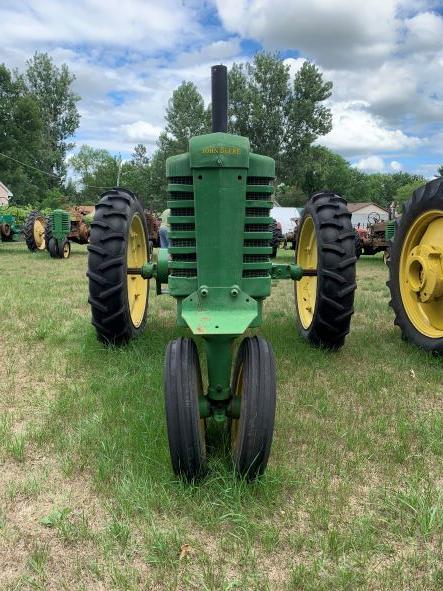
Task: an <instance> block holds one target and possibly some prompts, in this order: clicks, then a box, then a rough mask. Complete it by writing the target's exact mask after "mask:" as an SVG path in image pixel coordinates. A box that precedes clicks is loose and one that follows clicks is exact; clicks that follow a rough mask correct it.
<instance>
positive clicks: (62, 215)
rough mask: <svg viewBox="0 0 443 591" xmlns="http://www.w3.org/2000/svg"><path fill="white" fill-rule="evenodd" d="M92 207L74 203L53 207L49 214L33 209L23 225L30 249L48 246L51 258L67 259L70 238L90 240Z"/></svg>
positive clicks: (85, 242) (85, 241) (35, 249)
mask: <svg viewBox="0 0 443 591" xmlns="http://www.w3.org/2000/svg"><path fill="white" fill-rule="evenodd" d="M93 210H94V208H93V207H90V206H75V207H72V208H71V209H70V210H69V211H65V210H64V209H54V211H52V212H51V213H50V214H49V215H48V216H47V217H44V216H43V214H42V213H40V212H39V211H31V213H30V214H29V215H28V217H27V218H26V221H25V225H24V233H25V240H26V244H27V246H28V248H29V250H30V251H31V252H35V251H37V250H45V249H46V250H47V251H48V252H49V255H50V256H51V257H52V258H60V259H67V258H68V257H69V255H70V254H71V242H77V243H78V244H87V243H88V241H89V228H90V223H91V221H92V212H93Z"/></svg>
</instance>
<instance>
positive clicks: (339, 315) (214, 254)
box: [88, 66, 356, 480]
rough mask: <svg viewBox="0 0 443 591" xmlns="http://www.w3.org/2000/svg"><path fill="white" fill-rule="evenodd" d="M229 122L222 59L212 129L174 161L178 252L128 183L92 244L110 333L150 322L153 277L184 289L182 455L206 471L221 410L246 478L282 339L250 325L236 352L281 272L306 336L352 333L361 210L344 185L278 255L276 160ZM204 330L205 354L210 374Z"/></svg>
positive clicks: (335, 340) (256, 471)
mask: <svg viewBox="0 0 443 591" xmlns="http://www.w3.org/2000/svg"><path fill="white" fill-rule="evenodd" d="M226 131H227V70H226V67H225V66H214V67H213V68H212V133H210V134H206V135H201V136H197V137H193V138H191V140H190V142H189V151H188V152H186V153H184V154H180V155H177V156H172V157H170V158H168V160H167V161H166V175H167V178H168V182H169V184H168V192H169V200H168V207H169V208H170V209H171V215H170V217H169V223H170V226H171V231H170V233H169V238H170V247H169V249H161V248H160V249H159V250H158V252H157V258H156V260H155V261H154V260H151V258H150V250H149V246H148V244H149V236H148V231H147V224H146V218H145V215H144V211H143V208H142V206H141V204H140V202H139V201H138V200H137V198H136V197H135V196H134V195H133V194H132V193H131V192H130V191H127V190H125V189H121V188H116V189H114V190H112V191H108V192H106V193H104V194H103V196H102V198H101V200H100V202H99V203H98V204H97V207H96V213H95V217H94V221H93V222H92V224H91V236H90V244H89V247H88V248H89V257H88V278H89V303H90V305H91V311H92V323H93V325H94V326H95V329H96V332H97V337H98V339H99V340H100V341H102V342H104V343H107V344H113V345H116V344H121V343H125V342H127V341H128V340H129V339H130V338H132V337H135V336H137V335H140V334H141V333H142V332H143V330H144V329H145V326H146V320H147V311H148V298H149V291H150V290H149V281H150V280H151V279H155V281H156V286H157V293H158V294H163V293H168V294H169V295H171V296H172V297H174V298H175V299H176V302H177V325H178V326H180V327H186V328H187V329H188V334H189V336H187V337H180V338H177V339H175V340H173V341H171V342H170V343H169V345H168V347H167V349H166V359H165V370H164V372H165V373H164V388H165V401H166V402H165V406H166V420H167V431H168V439H169V448H170V454H171V461H172V466H173V469H174V472H175V473H176V474H177V475H180V476H182V477H184V478H185V479H187V480H194V479H197V478H199V477H201V476H202V475H204V474H205V472H206V469H207V456H206V441H205V434H206V430H205V423H206V421H207V420H209V419H211V420H212V421H215V422H216V423H224V422H225V423H227V425H228V427H229V430H230V440H231V448H232V458H233V463H234V466H235V469H236V471H237V473H238V474H239V475H240V476H241V477H244V478H246V479H253V478H255V477H257V476H259V475H260V474H262V473H263V471H264V470H265V467H266V464H267V462H268V457H269V453H270V448H271V442H272V436H273V429H274V415H275V404H276V372H275V361H274V356H273V352H272V348H271V345H270V343H269V342H267V341H266V340H265V339H264V338H262V337H260V336H249V335H248V336H245V337H244V338H243V340H242V341H241V343H240V345H239V347H238V351H237V354H236V358H235V361H234V363H233V355H234V343H235V341H236V339H237V338H238V337H240V336H241V335H243V333H244V332H245V331H246V330H247V329H249V328H255V329H256V328H258V327H259V326H260V324H261V320H262V309H263V302H264V300H265V298H266V297H267V296H269V295H270V293H271V284H272V280H273V279H281V280H292V281H294V296H295V298H294V299H295V307H296V310H297V313H298V314H297V316H298V319H297V322H296V324H297V326H298V329H299V331H300V333H301V334H302V335H303V337H304V338H305V339H306V340H308V341H309V342H310V343H312V344H313V345H316V346H319V347H323V348H327V349H332V350H335V349H338V348H340V347H341V346H342V345H343V343H344V340H345V336H346V334H347V333H348V331H349V326H350V321H351V315H352V313H353V300H354V290H355V287H356V285H355V263H356V257H355V246H354V231H353V229H352V225H351V220H350V213H349V212H348V210H347V207H346V201H345V200H344V199H343V198H342V197H341V196H339V195H337V194H335V193H332V192H319V193H315V194H314V195H313V196H312V197H311V199H310V200H309V201H308V203H307V205H306V207H305V209H304V214H303V217H302V219H301V221H300V233H299V239H298V241H297V249H296V252H295V260H294V262H293V263H292V264H273V263H272V262H271V260H270V257H271V255H272V227H271V224H272V218H271V217H270V210H271V208H272V206H273V203H272V194H273V186H272V182H273V179H274V176H275V163H274V160H272V159H271V158H269V157H267V156H261V155H259V154H256V153H253V152H251V150H250V145H249V140H248V139H247V138H245V137H240V136H236V135H231V134H228V133H226ZM227 220H229V231H227V225H226V224H227ZM165 284H167V287H168V289H167V291H165V290H164V289H163V288H162V286H163V285H165ZM193 337H195V338H198V339H200V342H201V343H202V346H203V348H204V350H205V352H206V362H207V363H206V364H205V365H207V380H205V381H203V379H202V373H201V368H200V367H201V366H200V362H199V355H198V350H197V346H196V342H195V339H194V338H193ZM203 383H207V384H208V386H207V388H205V389H204V388H203Z"/></svg>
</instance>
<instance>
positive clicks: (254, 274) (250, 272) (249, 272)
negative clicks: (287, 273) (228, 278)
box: [243, 269, 270, 278]
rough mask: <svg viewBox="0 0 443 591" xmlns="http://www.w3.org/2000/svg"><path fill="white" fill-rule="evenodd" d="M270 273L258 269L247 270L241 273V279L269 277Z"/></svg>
mask: <svg viewBox="0 0 443 591" xmlns="http://www.w3.org/2000/svg"><path fill="white" fill-rule="evenodd" d="M269 275H270V273H269V271H267V270H264V271H261V270H259V269H251V270H249V269H247V270H246V271H243V277H245V278H246V277H269Z"/></svg>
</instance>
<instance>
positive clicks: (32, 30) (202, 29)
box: [0, 0, 443, 177]
mask: <svg viewBox="0 0 443 591" xmlns="http://www.w3.org/2000/svg"><path fill="white" fill-rule="evenodd" d="M0 38H1V39H2V44H1V47H0V62H5V63H6V64H7V65H8V66H9V67H17V68H19V69H22V68H23V67H24V64H25V62H26V59H27V58H28V57H29V56H30V55H32V53H33V52H34V51H36V50H39V51H48V52H49V53H51V55H52V56H53V57H54V60H55V61H56V63H58V64H60V63H63V62H64V63H67V64H68V66H69V67H70V69H71V71H72V72H73V73H74V74H75V75H76V81H75V89H76V91H77V92H78V93H79V94H80V95H81V96H82V101H81V102H80V105H79V108H80V112H81V125H80V128H79V130H78V132H77V135H76V138H75V141H76V143H77V149H78V147H80V145H81V144H82V143H88V144H90V145H92V146H94V147H100V148H106V149H108V150H110V151H111V152H113V153H121V154H122V156H123V157H127V156H128V155H129V154H130V153H131V151H132V148H133V146H134V145H135V144H136V143H139V142H142V143H145V144H146V145H147V147H148V150H149V151H150V152H152V151H153V150H154V149H155V142H156V140H157V137H158V134H159V132H160V131H161V129H162V128H163V125H164V120H163V116H164V111H165V107H166V105H167V101H168V98H169V97H170V95H171V93H172V91H173V90H174V88H176V87H177V86H178V84H180V82H181V81H182V80H191V81H193V82H194V83H195V84H196V85H197V86H198V88H199V89H200V91H201V92H202V94H203V96H204V98H205V100H206V101H208V100H209V86H210V84H209V83H210V81H209V73H210V66H211V65H212V64H214V63H225V64H226V65H228V66H229V65H230V64H232V63H233V62H234V61H237V62H240V61H246V60H248V59H250V58H251V57H252V56H253V55H254V53H255V52H256V51H258V50H260V49H266V50H270V51H279V52H280V53H281V55H282V56H283V57H284V59H285V60H287V63H288V64H289V66H290V68H291V72H292V74H294V73H295V72H296V71H297V69H298V68H299V67H300V66H301V64H302V63H303V61H304V60H305V59H309V60H311V61H313V62H314V63H316V64H317V65H318V67H319V68H320V69H321V71H322V72H323V74H324V77H325V78H326V79H328V80H332V81H333V83H334V91H333V96H332V98H331V100H330V102H329V106H330V108H331V110H332V113H333V122H334V127H333V130H332V132H331V133H330V134H328V136H326V137H323V138H321V140H320V143H322V144H324V145H326V146H328V147H330V148H331V149H333V150H335V151H337V152H338V153H340V154H342V155H343V156H344V157H346V158H347V159H348V160H350V161H351V162H352V163H353V164H354V165H355V166H357V167H358V168H360V169H362V170H366V171H369V172H373V171H385V172H390V171H393V170H407V171H411V172H420V173H422V174H424V175H425V176H426V177H432V176H433V174H435V172H436V168H437V166H438V165H440V164H442V163H443V0H438V1H435V0H434V1H432V0H372V1H371V2H368V1H367V0H290V1H289V0H207V1H204V2H198V1H197V0H190V1H188V0H162V2H161V3H160V2H153V1H151V0H125V2H118V1H117V0H108V1H107V2H102V1H101V0H76V1H72V0H65V1H61V0H26V1H23V2H16V1H10V0H0Z"/></svg>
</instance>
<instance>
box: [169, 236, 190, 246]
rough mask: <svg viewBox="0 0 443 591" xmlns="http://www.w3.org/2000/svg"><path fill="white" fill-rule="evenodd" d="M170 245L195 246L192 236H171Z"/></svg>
mask: <svg viewBox="0 0 443 591" xmlns="http://www.w3.org/2000/svg"><path fill="white" fill-rule="evenodd" d="M171 246H177V247H179V248H180V247H181V248H186V247H187V246H195V239H194V238H172V239H171Z"/></svg>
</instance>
